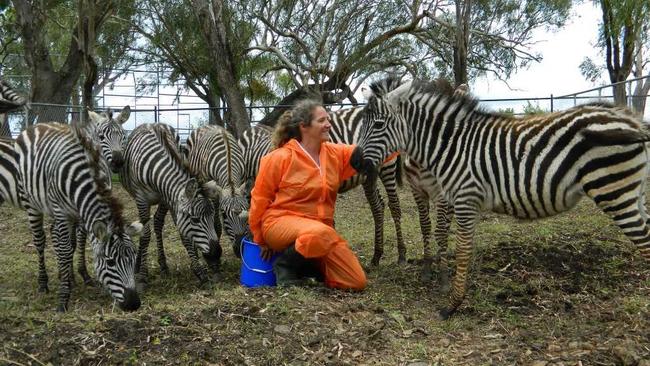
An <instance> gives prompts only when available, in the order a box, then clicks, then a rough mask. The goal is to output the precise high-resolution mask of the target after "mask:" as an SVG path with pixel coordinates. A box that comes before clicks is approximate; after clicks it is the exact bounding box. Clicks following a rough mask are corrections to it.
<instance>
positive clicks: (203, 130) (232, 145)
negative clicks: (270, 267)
mask: <svg viewBox="0 0 650 366" xmlns="http://www.w3.org/2000/svg"><path fill="white" fill-rule="evenodd" d="M186 154H187V161H188V164H189V166H190V169H191V170H192V171H193V172H195V173H196V174H197V175H198V176H199V177H200V178H201V179H203V180H205V181H213V182H215V183H216V186H215V187H213V189H215V191H216V192H217V194H216V196H215V197H213V198H214V199H215V208H216V209H217V210H218V214H217V215H216V216H215V225H216V231H217V235H218V236H220V235H221V221H223V228H224V231H225V233H226V235H227V236H228V238H229V239H230V241H231V244H232V249H233V252H234V253H235V255H236V256H237V257H239V258H241V241H242V239H243V238H244V237H245V236H246V235H248V234H250V232H249V231H250V230H249V227H248V209H249V206H250V204H249V202H250V200H248V199H247V197H246V194H245V190H246V182H245V180H244V158H243V154H242V150H241V147H240V146H239V144H238V142H237V139H235V137H233V136H232V135H231V134H230V132H228V131H227V130H226V129H225V128H223V127H220V126H216V125H207V126H203V127H199V128H198V129H196V130H194V131H192V133H191V134H190V136H189V138H188V139H187V151H186ZM219 214H220V215H221V217H219ZM249 236H250V235H249Z"/></svg>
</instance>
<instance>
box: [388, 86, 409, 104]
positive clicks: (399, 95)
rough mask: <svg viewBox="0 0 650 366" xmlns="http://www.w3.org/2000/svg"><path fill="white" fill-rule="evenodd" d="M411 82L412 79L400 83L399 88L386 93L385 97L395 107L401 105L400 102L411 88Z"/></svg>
mask: <svg viewBox="0 0 650 366" xmlns="http://www.w3.org/2000/svg"><path fill="white" fill-rule="evenodd" d="M411 83H412V81H408V82H406V83H404V84H402V85H400V86H399V87H398V88H397V89H395V90H393V91H392V92H390V93H388V94H386V96H385V97H384V99H385V100H386V101H387V102H388V103H389V104H390V105H391V106H392V107H393V108H397V107H398V106H399V103H400V102H401V101H402V99H403V98H404V97H406V94H407V93H408V91H409V90H410V89H411Z"/></svg>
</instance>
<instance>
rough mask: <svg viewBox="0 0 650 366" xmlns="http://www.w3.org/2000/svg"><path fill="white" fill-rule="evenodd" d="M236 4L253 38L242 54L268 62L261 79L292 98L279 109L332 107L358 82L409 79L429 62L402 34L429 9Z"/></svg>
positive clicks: (342, 3) (288, 1) (365, 2)
mask: <svg viewBox="0 0 650 366" xmlns="http://www.w3.org/2000/svg"><path fill="white" fill-rule="evenodd" d="M244 3H245V9H244V11H246V12H248V13H249V14H250V18H251V22H252V23H253V24H255V26H256V29H257V32H258V33H257V35H256V37H255V38H254V40H253V42H254V44H253V45H252V46H251V47H250V51H251V52H254V53H255V54H257V55H270V56H272V57H273V58H274V59H275V60H276V61H275V65H274V66H273V67H272V68H270V69H269V73H274V74H276V75H277V77H278V78H282V77H284V78H288V80H291V82H292V84H293V87H294V91H293V92H291V93H289V94H288V95H286V96H285V97H284V98H283V99H282V101H281V102H280V105H290V104H292V103H293V102H294V101H295V100H297V99H301V98H304V97H316V98H321V99H322V100H323V101H324V102H325V103H333V102H339V101H342V100H343V99H345V98H351V97H353V95H354V92H355V91H356V89H357V88H358V87H359V85H360V84H361V83H362V82H363V80H365V79H366V78H367V77H369V76H371V75H373V74H375V73H377V72H380V71H381V72H383V71H385V70H391V71H394V72H397V73H399V72H402V73H403V72H408V71H411V72H415V69H417V67H414V65H419V66H422V65H426V64H427V63H426V62H424V61H425V60H427V58H428V57H429V55H428V54H424V55H422V54H421V53H419V52H418V46H417V44H416V43H414V40H413V38H412V37H409V34H411V33H413V32H415V31H416V30H418V29H419V27H420V26H421V23H422V21H423V19H424V18H425V17H426V16H427V15H428V14H430V13H431V12H434V11H435V9H436V7H437V2H436V1H434V2H423V1H417V0H416V1H411V2H405V1H380V0H324V1H316V2H314V1H311V0H247V1H245V2H244ZM418 56H421V57H420V58H418ZM429 61H430V60H429ZM431 64H432V65H433V63H431ZM282 111H283V109H282V108H278V109H276V110H274V111H273V112H272V113H270V114H268V115H267V116H266V117H265V118H264V119H263V120H262V121H261V123H263V124H267V125H272V124H274V123H275V121H276V120H277V118H278V116H279V115H280V114H281V113H282Z"/></svg>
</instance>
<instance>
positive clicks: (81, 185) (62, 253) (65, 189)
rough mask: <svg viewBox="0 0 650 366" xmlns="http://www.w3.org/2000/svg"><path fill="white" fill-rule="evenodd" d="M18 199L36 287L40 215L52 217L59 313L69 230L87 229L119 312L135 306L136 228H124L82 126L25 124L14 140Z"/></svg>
mask: <svg viewBox="0 0 650 366" xmlns="http://www.w3.org/2000/svg"><path fill="white" fill-rule="evenodd" d="M14 147H15V154H16V155H15V156H16V162H17V166H18V177H19V183H20V184H19V189H20V202H21V204H22V205H24V207H25V209H26V210H27V215H28V219H29V225H30V230H31V231H32V235H33V237H34V245H35V246H36V249H37V251H38V255H39V274H38V282H39V290H41V291H47V290H48V288H47V273H46V271H45V263H44V253H43V252H44V248H45V233H44V232H43V215H44V214H47V215H50V216H52V218H53V220H54V223H53V225H52V237H53V243H54V249H55V251H56V255H57V260H58V263H59V278H60V281H61V283H60V288H59V305H58V310H59V311H65V310H66V309H67V306H68V300H69V298H70V287H71V285H72V257H73V252H74V239H75V238H74V237H75V231H74V228H75V226H76V225H77V224H79V225H82V226H83V227H84V229H85V230H86V231H87V232H89V233H92V235H91V242H92V247H93V254H94V259H95V273H96V276H97V279H98V281H99V282H100V283H101V284H103V285H104V287H105V288H106V289H107V290H108V291H109V292H110V294H111V296H112V297H113V298H114V299H115V300H116V301H117V302H118V303H119V306H120V307H121V308H122V309H124V310H136V309H138V308H139V307H140V298H139V296H138V293H137V291H136V289H135V272H134V269H135V261H136V252H135V247H134V246H133V243H132V241H131V238H130V235H132V234H135V233H136V232H137V231H139V230H140V229H141V227H139V228H138V225H139V224H138V225H132V226H129V227H126V225H125V224H124V222H123V219H122V216H121V210H122V206H121V205H120V203H119V202H118V201H117V199H116V198H115V197H113V196H112V195H111V191H110V189H108V187H107V186H106V177H105V175H104V173H103V172H102V170H101V168H100V159H99V153H98V152H97V151H96V149H95V147H94V145H93V143H92V141H91V140H90V138H89V137H88V136H87V135H86V134H85V133H84V132H83V131H81V129H79V128H76V127H73V128H71V127H70V126H68V125H64V124H59V123H51V124H37V125H34V126H30V127H29V128H27V129H26V130H25V131H23V132H22V133H21V134H20V135H19V136H18V138H17V139H16V142H15V145H14Z"/></svg>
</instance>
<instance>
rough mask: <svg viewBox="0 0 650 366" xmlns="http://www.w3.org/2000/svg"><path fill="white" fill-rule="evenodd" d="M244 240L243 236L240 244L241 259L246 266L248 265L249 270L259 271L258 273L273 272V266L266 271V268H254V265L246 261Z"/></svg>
mask: <svg viewBox="0 0 650 366" xmlns="http://www.w3.org/2000/svg"><path fill="white" fill-rule="evenodd" d="M244 240H245V238H243V239H242V240H241V241H242V242H241V245H240V246H239V251H240V253H239V254H241V261H242V263H243V264H244V266H246V268H248V270H250V271H253V272H257V273H262V274H267V273H269V272H273V268H271V269H269V270H267V271H265V270H262V269H258V268H252V267H250V266H249V265H248V264H247V263H246V259H245V258H244ZM251 243H252V242H251ZM255 245H257V244H255ZM258 246H259V245H258Z"/></svg>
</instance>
